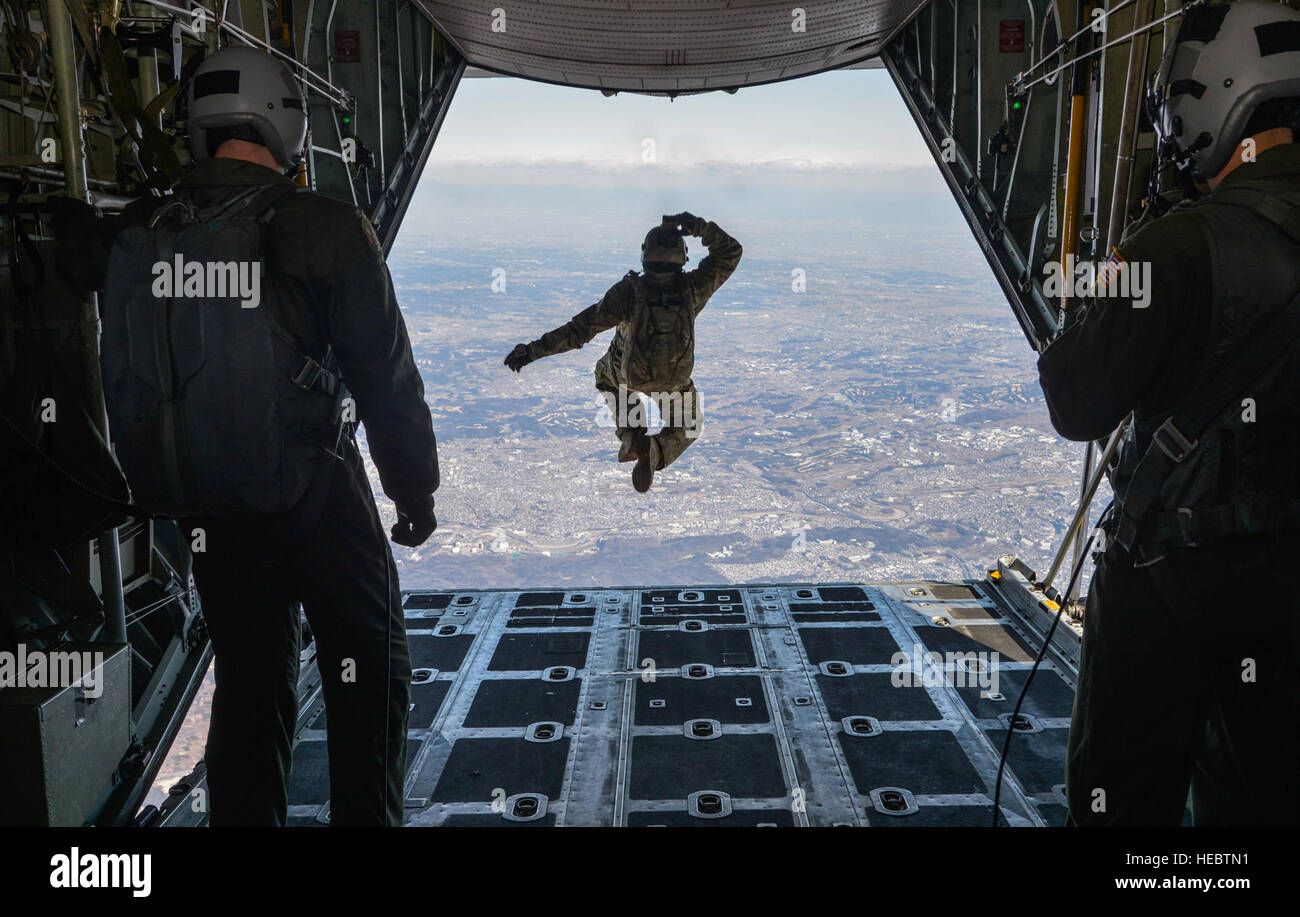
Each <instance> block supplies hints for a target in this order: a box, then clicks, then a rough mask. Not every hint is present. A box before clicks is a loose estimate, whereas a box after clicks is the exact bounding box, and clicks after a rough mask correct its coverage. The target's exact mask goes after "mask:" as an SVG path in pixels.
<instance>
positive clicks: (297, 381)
mask: <svg viewBox="0 0 1300 917" xmlns="http://www.w3.org/2000/svg"><path fill="white" fill-rule="evenodd" d="M304 360H305V362H304V363H303V364H302V369H300V370H298V374H297V375H296V376H294V377H293V384H294V385H296V386H298V387H299V388H300V389H302V390H303V391H306V392H310V391H311V390H312V389H315V388H319V387H320V384H321V379H322V378H323V377H324V376H325V367H324V366H321V365H320V364H319V363H317V362H316V361H315V360H313V359H312V358H311V357H304Z"/></svg>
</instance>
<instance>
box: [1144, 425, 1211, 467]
mask: <svg viewBox="0 0 1300 917" xmlns="http://www.w3.org/2000/svg"><path fill="white" fill-rule="evenodd" d="M1166 439H1168V440H1169V441H1170V442H1169V443H1168V444H1166V442H1165V441H1166ZM1151 441H1152V442H1153V443H1155V444H1156V445H1157V446H1159V447H1160V451H1161V452H1163V453H1164V454H1165V455H1166V456H1168V457H1169V460H1170V461H1173V462H1181V461H1183V459H1185V458H1187V456H1189V455H1191V454H1192V450H1193V449H1195V448H1196V446H1197V444H1198V443H1200V440H1198V439H1193V440H1188V438H1187V437H1186V436H1184V435H1183V434H1182V433H1181V432H1180V431H1179V429H1178V428H1177V427H1175V426H1174V419H1173V418H1172V417H1170V418H1168V419H1166V420H1165V422H1164V423H1162V424H1161V425H1160V426H1159V427H1158V428H1157V429H1156V432H1155V433H1153V434H1152V435H1151Z"/></svg>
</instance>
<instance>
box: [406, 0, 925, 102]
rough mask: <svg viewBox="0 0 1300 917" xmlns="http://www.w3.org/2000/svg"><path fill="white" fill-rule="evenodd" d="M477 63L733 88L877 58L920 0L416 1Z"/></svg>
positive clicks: (649, 84)
mask: <svg viewBox="0 0 1300 917" xmlns="http://www.w3.org/2000/svg"><path fill="white" fill-rule="evenodd" d="M420 2H421V5H422V6H423V7H424V8H425V9H426V10H427V11H428V12H429V14H430V15H431V16H432V17H433V19H434V21H435V22H436V23H437V25H438V28H439V29H440V30H441V31H442V32H443V33H444V34H445V35H447V37H448V38H449V39H450V40H451V42H452V43H453V44H454V45H455V46H456V47H457V48H458V49H459V50H460V52H461V53H462V54H463V55H464V56H465V58H466V60H467V61H468V63H469V64H471V65H473V66H476V67H481V68H484V69H487V70H492V71H495V72H498V73H504V74H509V75H513V76H520V77H525V78H527V79H533V80H542V81H544V82H548V83H560V84H564V85H567V86H579V87H585V88H590V89H601V90H605V91H626V92H646V93H660V94H668V95H675V94H678V93H689V92H702V91H708V90H714V89H735V88H738V87H741V86H752V85H755V84H758V83H770V82H774V81H777V80H787V79H792V78H794V77H799V76H807V75H808V74H811V73H819V72H821V71H823V70H830V69H834V68H837V67H844V66H847V65H850V64H854V63H857V62H859V61H862V60H865V59H867V58H870V57H874V56H876V55H877V54H878V53H879V52H880V49H881V47H882V46H883V45H884V43H885V41H887V40H888V38H889V37H890V36H891V35H893V34H894V33H895V32H896V31H897V30H898V29H899V28H901V27H902V26H903V24H904V23H906V22H907V20H908V19H909V18H910V17H911V16H912V15H913V14H914V13H915V12H916V11H917V9H919V8H920V7H921V6H923V5H924V0H839V2H834V0H831V2H828V0H810V2H805V3H797V4H791V3H789V2H770V0H751V2H744V0H740V2H737V0H645V2H636V0H632V2H611V0H548V2H520V3H506V2H502V0H450V2H435V0H420Z"/></svg>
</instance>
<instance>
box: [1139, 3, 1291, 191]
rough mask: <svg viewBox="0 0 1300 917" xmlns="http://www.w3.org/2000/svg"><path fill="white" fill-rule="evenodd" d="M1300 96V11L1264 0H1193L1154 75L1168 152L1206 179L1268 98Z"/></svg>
mask: <svg viewBox="0 0 1300 917" xmlns="http://www.w3.org/2000/svg"><path fill="white" fill-rule="evenodd" d="M1297 96H1300V12H1296V11H1295V10H1293V9H1291V8H1290V7H1288V6H1284V5H1283V4H1281V3H1277V2H1266V0H1241V2H1239V3H1211V4H1205V5H1201V6H1194V7H1191V8H1189V9H1188V10H1187V13H1186V14H1185V15H1184V16H1183V22H1182V26H1181V27H1180V28H1179V30H1178V37H1177V38H1176V39H1175V40H1174V42H1173V43H1172V44H1171V45H1170V46H1169V48H1168V50H1167V51H1166V52H1165V57H1164V60H1163V62H1162V63H1161V65H1160V70H1159V72H1158V73H1156V74H1155V76H1154V77H1153V79H1152V81H1151V88H1150V92H1149V93H1148V97H1147V105H1148V113H1149V114H1150V115H1151V121H1152V123H1153V124H1154V126H1155V129H1156V134H1157V135H1158V137H1159V141H1160V155H1161V158H1162V160H1165V161H1167V162H1173V163H1175V164H1176V165H1177V166H1178V167H1179V169H1181V170H1184V171H1186V172H1188V173H1189V174H1190V175H1191V177H1192V178H1195V179H1197V180H1200V181H1204V180H1206V179H1209V178H1213V177H1214V176H1215V175H1217V174H1218V173H1219V172H1221V171H1223V168H1224V166H1226V165H1227V164H1228V161H1229V160H1230V159H1232V155H1233V152H1234V150H1235V148H1236V146H1237V143H1238V142H1239V141H1240V140H1241V139H1242V136H1243V134H1244V133H1245V130H1246V127H1247V124H1248V122H1249V121H1250V118H1251V116H1252V115H1253V114H1254V113H1255V111H1256V110H1257V109H1258V108H1259V107H1260V105H1262V104H1263V103H1265V102H1268V101H1271V100H1273V99H1284V98H1292V97H1297Z"/></svg>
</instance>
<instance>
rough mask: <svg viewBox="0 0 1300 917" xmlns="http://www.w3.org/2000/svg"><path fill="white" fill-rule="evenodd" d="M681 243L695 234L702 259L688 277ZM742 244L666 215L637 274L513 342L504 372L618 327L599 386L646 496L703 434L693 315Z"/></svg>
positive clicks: (682, 216)
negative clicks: (656, 425) (653, 425)
mask: <svg viewBox="0 0 1300 917" xmlns="http://www.w3.org/2000/svg"><path fill="white" fill-rule="evenodd" d="M683 236H699V237H700V239H701V240H702V241H703V242H704V245H705V247H707V248H708V250H709V254H708V255H707V256H706V257H705V258H704V260H703V261H701V262H700V266H699V267H697V268H696V269H695V270H693V271H687V270H685V264H686V244H685V242H684V241H683V239H682V237H683ZM740 255H741V247H740V243H739V242H737V241H736V240H735V239H733V238H731V236H729V235H727V234H726V233H725V232H723V231H722V230H721V229H719V228H718V224H716V223H712V222H707V221H705V220H702V219H700V218H699V217H697V216H694V215H692V214H690V213H679V214H676V215H673V216H665V217H664V218H663V221H662V222H661V223H660V225H658V226H656V227H654V228H653V229H651V230H650V231H649V232H648V233H647V234H646V237H645V241H644V242H643V243H642V244H641V266H642V268H643V271H642V273H640V274H638V273H637V272H636V271H629V272H628V273H627V275H626V276H624V277H623V279H622V280H620V281H619V282H618V283H616V284H614V285H613V286H612V287H610V288H609V290H608V291H607V292H606V293H605V295H604V296H602V297H601V299H600V302H598V303H596V304H595V305H593V306H589V307H588V308H586V309H584V310H583V311H582V312H580V313H578V314H577V315H575V316H574V317H573V318H572V319H571V320H570V321H568V322H565V323H564V324H563V325H561V326H560V327H559V328H556V329H555V330H554V331H550V332H547V333H546V334H544V335H542V336H541V337H540V338H538V339H537V340H535V341H533V342H531V343H529V344H517V345H515V348H514V350H512V351H511V352H510V353H509V355H507V356H506V359H505V365H506V366H508V367H510V368H511V369H512V370H514V371H515V372H519V370H521V369H523V368H524V367H525V366H527V365H528V364H529V363H531V362H533V361H534V360H537V359H540V358H542V357H549V356H552V355H553V354H557V353H564V352H565V351H567V350H576V349H577V348H579V347H582V346H583V345H584V344H586V343H587V342H588V341H590V340H591V339H592V338H594V337H595V336H596V335H598V334H600V333H601V332H602V331H606V330H608V329H610V328H614V327H617V329H618V330H617V331H615V332H614V339H613V341H611V342H610V345H609V349H608V350H607V351H605V354H604V356H602V357H601V358H600V360H599V361H598V362H597V363H596V389H597V390H598V391H599V392H600V393H601V395H603V396H604V398H605V401H606V404H608V406H609V410H610V413H611V414H612V415H613V417H614V418H615V421H616V426H617V431H618V439H619V444H620V448H619V453H618V460H619V461H620V462H631V461H635V462H636V464H635V465H634V466H633V468H632V485H633V486H634V487H635V488H636V489H637V490H638V491H639V492H642V493H644V492H645V491H647V490H649V489H650V484H651V482H652V480H653V479H654V473H655V472H656V471H658V470H660V469H662V468H665V467H667V466H668V465H670V464H672V462H673V461H675V460H676V459H677V457H678V456H680V455H681V454H682V452H684V451H685V450H686V447H687V446H689V445H690V444H691V442H692V441H694V440H695V439H696V438H697V437H698V436H699V434H700V426H701V413H700V405H699V396H698V393H697V392H696V389H695V385H694V383H693V382H692V381H691V372H692V371H693V369H694V366H695V317H696V316H697V315H699V314H700V310H702V309H703V308H704V306H705V305H706V304H707V303H708V301H709V297H710V296H712V295H713V294H714V292H716V291H717V289H718V287H720V286H722V284H723V283H724V282H725V281H726V280H727V278H728V277H730V276H731V273H732V272H733V271H734V270H735V269H736V265H738V264H739V263H740ZM646 398H649V399H653V400H654V401H655V403H656V404H657V405H658V407H659V411H660V415H661V417H662V419H663V428H662V429H661V430H660V432H658V433H656V434H654V435H653V436H652V435H649V433H648V417H647V409H648V405H647V404H646V401H645V399H646Z"/></svg>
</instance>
